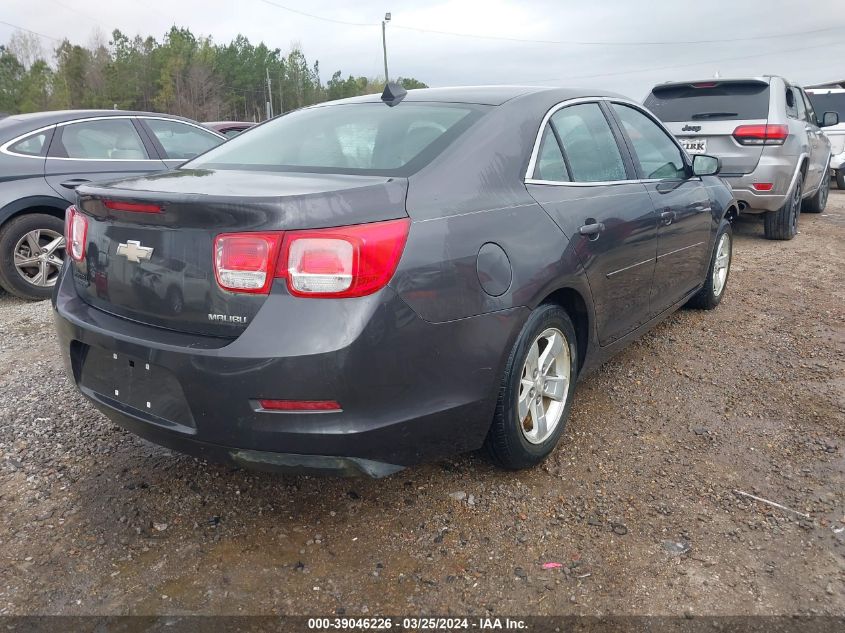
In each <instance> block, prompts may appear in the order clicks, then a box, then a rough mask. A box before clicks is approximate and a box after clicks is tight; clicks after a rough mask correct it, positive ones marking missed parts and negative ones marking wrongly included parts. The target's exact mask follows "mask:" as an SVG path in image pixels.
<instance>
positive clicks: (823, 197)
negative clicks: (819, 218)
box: [802, 169, 830, 213]
mask: <svg viewBox="0 0 845 633" xmlns="http://www.w3.org/2000/svg"><path fill="white" fill-rule="evenodd" d="M829 194H830V170H829V169H825V170H824V176H822V182H821V184H820V185H819V190H818V191H816V193H815V194H814V195H813V197H812V198H807V199H806V200H805V201H804V206H803V208H802V210H803V211H806V212H807V213H821V212H822V211H824V208H825V207H826V206H827V197H828V195H829Z"/></svg>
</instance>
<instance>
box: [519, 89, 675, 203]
mask: <svg viewBox="0 0 845 633" xmlns="http://www.w3.org/2000/svg"><path fill="white" fill-rule="evenodd" d="M601 102H604V103H608V104H613V103H619V104H621V105H626V106H630V107H632V108H634V109H635V110H638V111H639V112H641V113H642V114H644V115H645V116H646V117H648V118H649V119H650V120H651V121H652V122H653V123H655V125H657V126H658V127H659V128H660V129H661V130H663V132H664V133H665V134H666V135H667V136H668V137H669V139H670V140H671V141H672V142H673V143H674V144H675V147H677V148H678V150H679V151H680V152H681V154H682V155H683V156H685V157H686V158H687V159H689V155H688V154H687V153H686V151H685V150H684V148H683V147H681V145H680V143H679V142H678V140H677V139H676V138H675V136H674V135H673V134H672V133H671V132H670V131H669V130H668V129H667V128H666V126H665V125H663V122H662V121H660V120H658V119H657V118H656V117H655V116H654V115H653V114H652V113H651V112H649V111H648V110H647V109H646V108H644V107H643V106H642V105H641V104H639V103H637V102H636V101H633V100H632V99H626V98H625V97H607V96H598V97H575V98H573V99H567V100H566V101H561V102H560V103H557V104H555V105H553V106H552V107H551V108H550V109H549V111H548V112H546V115H545V116H544V117H543V120H542V121H541V122H540V129H539V130H538V131H537V135H536V137H535V139H534V147H533V149H532V150H531V159H530V160H529V161H528V169H526V171H525V179H524V182H525V184H526V185H552V186H557V187H597V186H607V185H624V184H631V183H644V184H646V183H651V182H660V178H634V179H626V180H606V181H601V182H571V181H570V182H567V181H557V180H542V179H539V178H534V177H533V174H534V170H535V169H536V166H537V158H538V155H539V152H540V141H541V140H542V137H543V130H545V129H546V125H547V124H548V123H549V120H550V119H551V118H552V117H553V116H554V115H555V113H557V112H558V111H560V110H562V109H563V108H566V107H569V106H573V105H578V104H581V103H596V104H598V103H601ZM602 114H604V112H602ZM609 125H610V123H608V126H609ZM621 152H622V150H621V149H620V154H621Z"/></svg>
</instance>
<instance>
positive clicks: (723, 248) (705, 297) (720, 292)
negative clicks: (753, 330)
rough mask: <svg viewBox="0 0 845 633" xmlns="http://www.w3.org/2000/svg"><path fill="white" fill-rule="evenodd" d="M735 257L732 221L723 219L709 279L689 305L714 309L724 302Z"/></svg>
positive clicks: (709, 271) (703, 308) (702, 308)
mask: <svg viewBox="0 0 845 633" xmlns="http://www.w3.org/2000/svg"><path fill="white" fill-rule="evenodd" d="M732 257H733V229H731V224H730V222H728V221H726V220H723V221H722V226H720V227H719V232H718V233H717V234H716V245H715V246H714V247H713V256H712V258H711V260H710V269H709V270H708V272H707V279H705V280H704V286H702V288H701V290H699V291H698V292H697V293H696V294H694V295H693V297H692V299H690V300H689V303H687V305H688V306H689V307H691V308H699V309H701V310H712V309H713V308H715V307H716V306H717V305H719V304H720V303H721V302H722V297H723V296H724V295H725V288H727V287H728V276H729V275H730V272H731V259H732Z"/></svg>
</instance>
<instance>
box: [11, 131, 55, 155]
mask: <svg viewBox="0 0 845 633" xmlns="http://www.w3.org/2000/svg"><path fill="white" fill-rule="evenodd" d="M46 143H47V132H46V131H45V132H38V133H37V134H32V135H30V136H27V137H26V138H23V139H21V140H19V141H18V142H17V143H15V144H14V145H11V146H10V147H9V151H10V152H14V153H15V154H24V155H25V156H44V153H45V152H46V151H47V147H46Z"/></svg>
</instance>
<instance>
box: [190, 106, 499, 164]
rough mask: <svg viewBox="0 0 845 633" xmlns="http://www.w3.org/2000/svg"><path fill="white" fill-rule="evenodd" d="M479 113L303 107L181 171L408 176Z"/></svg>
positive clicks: (435, 108) (439, 109)
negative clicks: (205, 170) (217, 170)
mask: <svg viewBox="0 0 845 633" xmlns="http://www.w3.org/2000/svg"><path fill="white" fill-rule="evenodd" d="M483 112H484V108H483V107H482V106H477V105H469V104H445V103H443V104H441V103H407V102H406V103H400V104H399V105H397V106H394V107H389V106H387V105H386V104H384V103H347V104H339V105H331V106H321V107H314V108H305V109H303V110H297V111H295V112H291V113H290V114H286V115H284V116H281V117H279V118H277V119H273V120H272V121H269V122H267V123H265V124H263V125H260V126H258V127H256V128H253V129H250V130H247V131H245V132H243V133H242V134H239V135H238V136H236V137H235V138H233V139H231V140H230V141H228V142H227V143H225V144H223V145H220V146H218V147H216V148H214V149H211V150H210V151H208V152H206V153H205V154H203V155H202V156H199V157H197V158H196V159H194V160H191V161H189V162H188V163H186V164H185V165H183V168H185V169H195V168H204V169H250V170H261V171H296V172H322V173H327V172H330V173H342V174H374V175H385V176H406V175H409V174H411V173H413V172H415V171H417V170H418V169H420V168H421V167H423V166H424V165H426V164H428V163H429V162H430V161H431V160H432V159H433V158H434V157H435V156H437V155H438V154H439V153H440V152H442V151H443V149H444V148H445V147H446V146H447V145H448V144H449V143H451V142H452V141H453V140H454V139H455V138H456V137H457V136H458V135H459V134H461V133H462V132H463V131H464V130H466V128H467V127H469V126H470V125H471V124H472V123H473V122H474V121H475V120H476V119H477V118H478V117H479V116H481V115H482V113H483Z"/></svg>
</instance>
